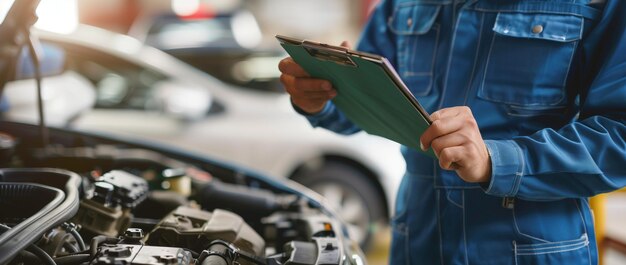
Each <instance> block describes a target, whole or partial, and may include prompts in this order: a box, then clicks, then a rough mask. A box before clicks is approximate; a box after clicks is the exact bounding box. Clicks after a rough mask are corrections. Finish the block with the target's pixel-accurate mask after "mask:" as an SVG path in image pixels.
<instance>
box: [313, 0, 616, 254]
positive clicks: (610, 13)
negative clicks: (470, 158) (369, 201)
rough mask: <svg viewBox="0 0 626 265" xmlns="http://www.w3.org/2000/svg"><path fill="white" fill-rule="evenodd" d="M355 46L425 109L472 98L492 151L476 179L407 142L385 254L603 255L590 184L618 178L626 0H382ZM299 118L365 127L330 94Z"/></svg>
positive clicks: (597, 188)
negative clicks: (389, 69)
mask: <svg viewBox="0 0 626 265" xmlns="http://www.w3.org/2000/svg"><path fill="white" fill-rule="evenodd" d="M357 49H358V50H361V51H366V52H371V53H377V54H381V55H383V56H385V57H387V58H388V59H389V60H390V61H391V62H392V64H393V65H394V66H395V67H396V69H397V70H398V73H399V74H400V75H401V77H402V79H403V80H404V82H405V83H406V84H407V86H408V87H409V88H410V89H411V91H412V92H413V94H414V95H415V96H416V97H417V98H418V100H419V101H420V102H421V103H422V104H423V105H424V106H425V108H426V109H427V110H428V111H429V112H433V111H435V110H438V109H441V108H445V107H452V106H460V105H466V106H469V107H470V108H471V110H472V112H473V114H474V117H475V118H476V120H477V122H478V125H479V127H480V130H481V134H482V136H483V138H484V139H485V142H486V144H487V148H488V151H489V152H490V155H491V160H492V176H491V181H490V183H482V184H472V183H466V182H464V181H463V180H461V179H460V178H459V177H458V176H457V175H456V173H455V172H454V171H446V170H442V169H441V168H440V167H439V166H438V163H437V162H436V161H434V160H433V159H431V158H429V157H427V156H425V155H422V154H421V153H420V152H418V151H417V150H413V149H410V148H407V147H403V148H402V153H403V155H404V157H405V159H406V162H407V172H406V175H405V177H404V179H403V181H402V184H401V186H400V189H399V191H398V195H397V196H398V197H397V204H396V209H395V217H394V218H393V220H392V226H393V229H392V230H393V240H392V249H391V255H390V264H394V265H397V264H498V265H502V264H596V263H597V260H598V257H597V255H598V254H597V247H596V244H595V234H594V226H593V216H592V213H591V210H590V208H589V203H588V198H587V197H589V196H593V195H595V194H598V193H603V192H608V191H612V190H615V189H618V188H620V187H623V186H625V185H626V166H625V165H626V122H625V121H626V1H624V0H607V1H597V0H593V1H591V0H533V1H523V0H468V1H463V0H412V1H402V0H388V1H383V3H381V4H380V5H379V6H378V7H377V9H376V10H375V11H374V13H373V15H372V17H371V19H370V21H369V23H368V25H367V26H366V28H365V31H364V33H363V35H362V38H361V41H360V43H359V46H358V48H357ZM339 93H341V92H339ZM307 118H308V119H309V121H310V122H311V124H312V125H314V126H320V127H325V128H328V129H330V130H333V131H335V132H338V133H343V134H350V133H354V132H356V131H359V128H357V127H356V126H355V125H354V124H352V123H351V122H350V121H348V120H347V119H346V118H345V116H344V115H343V114H342V113H341V112H340V111H338V110H337V109H336V108H335V106H334V105H333V104H332V103H329V104H327V105H326V106H325V108H324V109H323V110H322V112H320V113H318V114H316V115H312V116H307ZM415 137H420V136H419V135H415Z"/></svg>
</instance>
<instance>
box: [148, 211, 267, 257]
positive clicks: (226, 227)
mask: <svg viewBox="0 0 626 265" xmlns="http://www.w3.org/2000/svg"><path fill="white" fill-rule="evenodd" d="M218 239H219V240H224V241H228V242H232V243H233V245H235V246H236V247H238V248H240V249H241V250H243V251H246V252H249V253H253V254H254V255H259V256H260V255H262V254H263V253H264V250H265V241H264V240H263V238H261V236H259V234H257V233H256V232H255V231H254V230H253V229H252V228H251V227H250V226H249V225H248V224H246V222H244V220H243V219H242V218H241V217H240V216H239V215H237V214H234V213H231V212H229V211H225V210H221V209H216V210H215V211H213V212H212V213H211V212H207V211H203V210H199V209H194V208H190V207H185V206H181V207H178V208H177V209H176V210H174V211H173V212H172V213H170V214H169V215H168V216H166V217H165V218H164V219H163V220H162V221H161V222H160V223H159V224H157V226H156V227H155V228H154V230H152V232H150V234H149V235H148V237H147V239H146V244H148V245H158V246H177V247H184V248H189V249H191V250H194V251H197V252H202V251H203V250H205V249H207V248H208V247H209V245H210V243H211V242H212V241H214V240H218Z"/></svg>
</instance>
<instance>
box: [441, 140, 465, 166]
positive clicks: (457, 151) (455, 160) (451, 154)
mask: <svg viewBox="0 0 626 265" xmlns="http://www.w3.org/2000/svg"><path fill="white" fill-rule="evenodd" d="M466 153H467V150H466V148H465V147H464V146H453V147H448V148H445V149H443V150H442V151H441V152H440V153H439V166H440V167H441V168H442V169H445V170H457V169H459V168H460V167H462V166H463V163H462V161H463V157H465V154H466Z"/></svg>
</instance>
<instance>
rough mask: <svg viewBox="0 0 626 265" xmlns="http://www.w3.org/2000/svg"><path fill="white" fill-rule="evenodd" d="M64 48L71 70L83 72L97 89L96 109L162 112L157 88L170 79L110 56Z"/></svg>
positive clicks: (77, 48) (80, 49) (76, 48)
mask: <svg viewBox="0 0 626 265" xmlns="http://www.w3.org/2000/svg"><path fill="white" fill-rule="evenodd" d="M64 48H65V50H66V53H67V68H68V70H72V71H75V72H77V73H80V74H81V75H83V76H84V77H86V78H87V79H89V80H90V81H91V82H92V83H93V84H94V86H95V87H96V90H97V91H96V106H95V107H96V108H108V109H136V110H153V111H157V110H160V109H162V106H161V103H160V102H158V101H157V100H155V96H154V92H155V91H154V89H153V88H154V85H155V84H156V83H157V82H160V81H164V80H166V79H168V78H167V76H164V75H162V74H160V73H158V72H156V71H154V70H151V69H148V68H145V67H142V66H140V65H137V64H133V63H132V62H130V61H128V60H125V59H122V58H118V57H115V56H113V55H110V54H103V53H99V52H97V51H94V50H86V49H84V48H81V47H64Z"/></svg>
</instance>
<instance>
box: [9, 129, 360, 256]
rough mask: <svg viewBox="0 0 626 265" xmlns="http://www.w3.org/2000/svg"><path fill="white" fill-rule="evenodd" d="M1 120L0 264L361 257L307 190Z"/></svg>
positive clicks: (171, 153)
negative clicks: (43, 138) (44, 139)
mask: <svg viewBox="0 0 626 265" xmlns="http://www.w3.org/2000/svg"><path fill="white" fill-rule="evenodd" d="M36 128H37V127H36V126H34V125H27V124H20V123H12V122H0V132H2V133H1V134H0V143H2V144H0V146H1V148H0V149H1V150H0V153H1V155H0V164H1V165H2V169H0V264H59V265H60V264H64V265H65V264H66V265H73V264H203V265H210V264H225V265H226V264H241V265H247V264H250V265H252V264H277V265H278V264H365V259H363V258H362V257H363V255H362V253H361V251H360V249H359V248H358V244H357V243H355V242H354V241H352V240H350V239H349V238H348V237H347V229H346V228H345V227H344V225H343V224H342V223H341V222H340V221H338V219H337V218H336V217H334V214H333V213H332V212H330V211H329V210H327V209H326V208H325V207H324V206H323V205H322V204H321V203H319V202H318V201H317V200H315V199H312V198H311V197H309V196H308V195H306V194H303V193H301V192H300V191H299V190H298V187H296V188H293V187H289V185H285V184H284V183H283V182H282V181H277V180H273V179H271V178H266V177H263V176H259V175H256V174H254V172H247V171H245V170H243V169H239V168H236V167H234V166H230V165H227V164H221V163H219V162H216V161H210V160H206V159H204V158H201V157H194V156H193V155H189V154H186V153H183V152H180V151H177V150H168V149H166V148H165V149H159V147H154V146H150V145H146V146H143V145H141V144H137V143H135V142H134V141H133V142H125V141H123V140H120V139H108V138H106V137H101V136H98V135H89V134H85V133H79V132H73V131H67V130H62V129H58V130H57V129H51V130H50V144H48V145H45V146H42V145H41V143H40V142H39V141H38V139H39V138H38V137H37V135H38V133H37V129H36Z"/></svg>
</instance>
